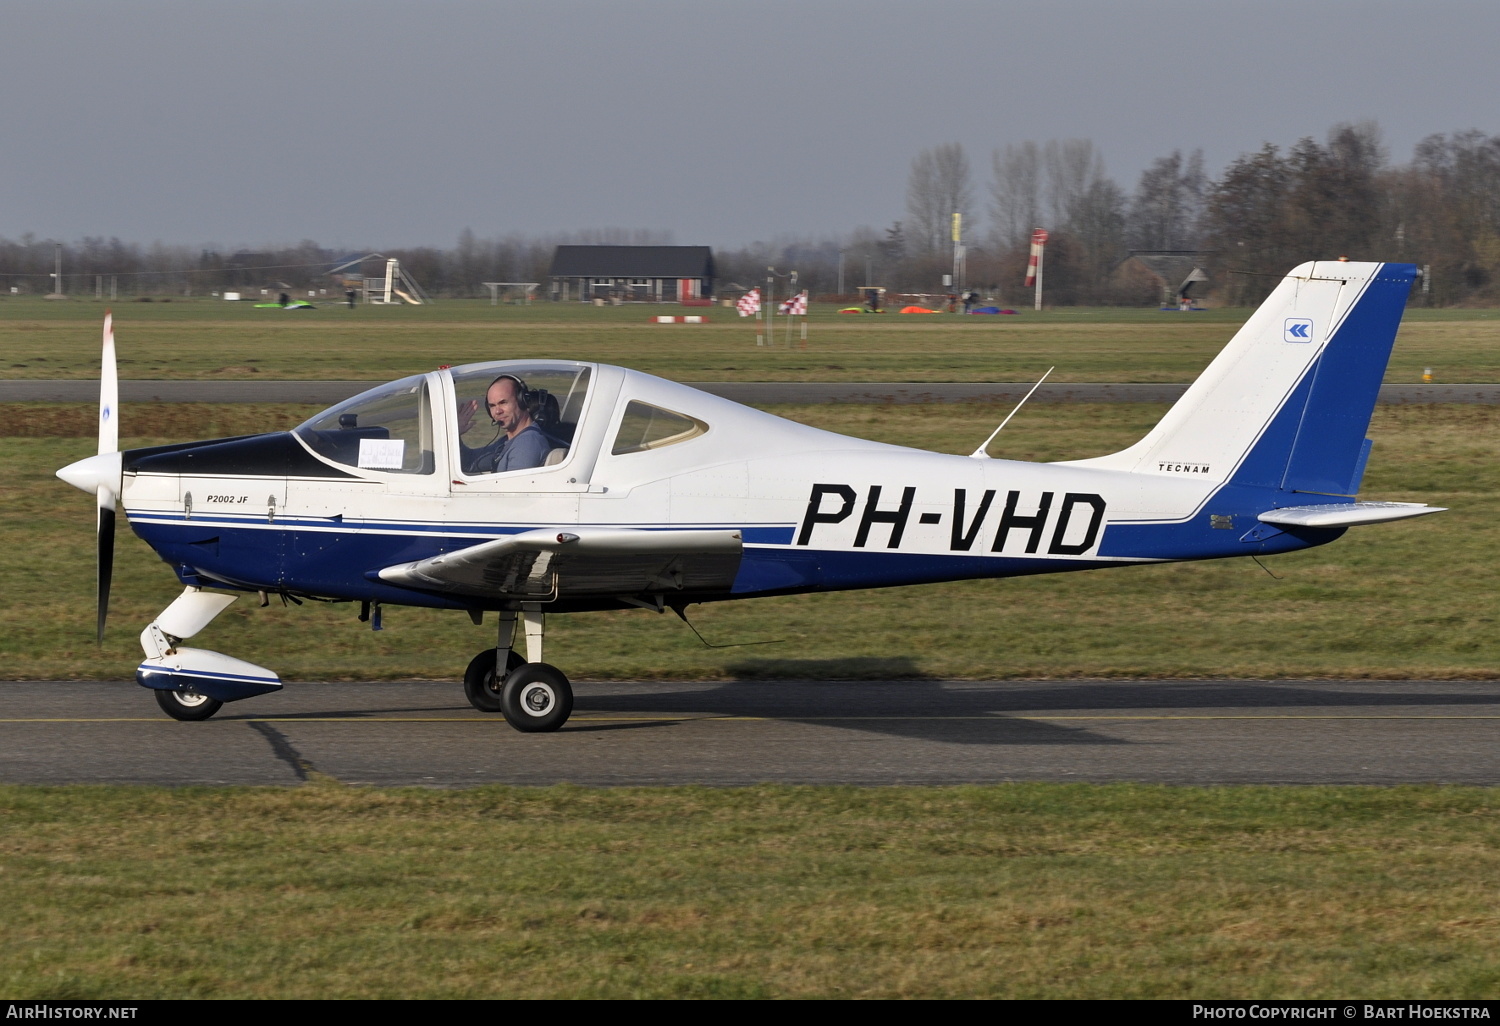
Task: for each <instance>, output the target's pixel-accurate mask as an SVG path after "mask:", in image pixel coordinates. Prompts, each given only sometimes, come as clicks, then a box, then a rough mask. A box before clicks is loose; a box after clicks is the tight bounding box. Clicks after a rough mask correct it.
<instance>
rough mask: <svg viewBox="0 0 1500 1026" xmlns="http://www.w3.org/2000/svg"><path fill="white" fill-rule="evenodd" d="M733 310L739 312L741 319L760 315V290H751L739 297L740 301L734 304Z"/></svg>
mask: <svg viewBox="0 0 1500 1026" xmlns="http://www.w3.org/2000/svg"><path fill="white" fill-rule="evenodd" d="M734 308H735V309H736V310H738V311H739V312H740V316H741V317H753V316H754V315H755V314H758V313H760V289H751V290H750V291H749V292H746V293H745V294H744V295H743V296H741V297H740V301H739V302H738V303H735V304H734Z"/></svg>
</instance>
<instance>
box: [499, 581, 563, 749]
mask: <svg viewBox="0 0 1500 1026" xmlns="http://www.w3.org/2000/svg"><path fill="white" fill-rule="evenodd" d="M544 615H545V614H544V613H543V612H542V610H541V607H540V606H538V605H536V604H534V603H527V604H526V605H524V606H522V607H521V616H522V620H523V622H524V624H525V628H526V657H527V659H528V660H529V661H528V662H527V663H525V664H524V665H522V666H520V667H518V668H516V669H515V670H512V671H511V672H510V674H509V675H508V676H507V677H506V678H505V685H504V687H502V688H501V689H500V711H501V712H502V713H504V714H505V722H507V723H509V724H510V725H511V726H512V727H515V728H516V729H517V730H519V731H521V732H522V733H526V734H542V733H548V732H550V731H554V730H557V729H558V728H559V727H561V726H562V725H563V724H564V723H566V722H568V717H569V716H570V715H572V712H573V687H572V685H571V684H569V683H568V678H567V677H565V676H563V672H562V671H561V670H559V669H558V668H557V667H555V666H550V665H548V664H547V663H544V662H542V639H543V637H544V636H545V631H544V629H543V626H544V620H543V617H544Z"/></svg>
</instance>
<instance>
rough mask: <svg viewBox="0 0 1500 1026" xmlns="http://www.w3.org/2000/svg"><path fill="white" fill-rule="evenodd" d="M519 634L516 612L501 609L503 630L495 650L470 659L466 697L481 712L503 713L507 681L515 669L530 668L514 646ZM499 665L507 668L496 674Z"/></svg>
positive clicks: (500, 632) (465, 674) (465, 688)
mask: <svg viewBox="0 0 1500 1026" xmlns="http://www.w3.org/2000/svg"><path fill="white" fill-rule="evenodd" d="M515 635H516V613H515V610H513V609H507V610H501V612H500V627H499V629H498V630H497V631H496V633H495V647H494V648H487V649H485V650H484V651H483V652H480V653H479V654H478V655H477V656H475V657H474V658H473V659H471V660H469V668H468V669H467V670H465V671H464V697H465V698H467V699H468V700H469V704H470V705H472V706H473V707H474V708H476V709H478V710H479V711H480V712H488V713H497V712H500V711H501V710H500V691H501V688H503V687H504V685H505V678H506V677H507V676H509V675H510V673H511V671H512V670H514V669H516V668H517V667H519V666H524V665H526V660H525V659H523V658H522V657H521V653H519V652H517V651H516V650H515V649H514V648H512V647H511V645H512V644H513V643H514V641H515ZM497 666H504V667H505V671H504V672H503V673H496V672H495V667H497Z"/></svg>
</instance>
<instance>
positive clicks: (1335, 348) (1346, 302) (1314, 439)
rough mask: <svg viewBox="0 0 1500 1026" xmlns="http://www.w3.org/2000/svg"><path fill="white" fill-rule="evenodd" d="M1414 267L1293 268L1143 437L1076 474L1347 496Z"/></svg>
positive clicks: (1355, 480)
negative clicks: (1123, 474) (1100, 472)
mask: <svg viewBox="0 0 1500 1026" xmlns="http://www.w3.org/2000/svg"><path fill="white" fill-rule="evenodd" d="M1416 270H1417V269H1416V268H1415V267H1414V266H1412V265H1410V264H1378V263H1349V262H1344V261H1321V260H1320V261H1316V262H1312V263H1306V264H1302V265H1301V266H1299V267H1297V268H1296V269H1294V270H1293V271H1292V272H1291V273H1290V274H1288V275H1287V276H1286V277H1285V278H1284V279H1282V281H1281V284H1280V285H1278V286H1276V289H1275V291H1273V292H1272V293H1271V295H1270V296H1269V297H1268V298H1267V299H1266V301H1265V302H1264V303H1262V304H1261V306H1260V308H1259V309H1258V310H1256V311H1255V313H1254V314H1252V315H1251V316H1250V319H1249V320H1248V321H1246V322H1245V324H1244V326H1243V327H1241V328H1240V330H1239V331H1238V332H1237V333H1236V334H1235V336H1234V338H1233V339H1231V340H1230V342H1229V344H1228V345H1227V346H1225V347H1224V349H1223V351H1222V352H1220V353H1219V355H1218V356H1217V357H1215V358H1214V361H1213V362H1212V363H1210V364H1209V365H1208V368H1207V369H1206V370H1204V372H1203V373H1202V374H1201V375H1199V377H1198V380H1197V381H1195V382H1193V384H1192V386H1191V387H1190V388H1189V389H1188V390H1187V392H1186V393H1185V394H1184V395H1183V397H1182V398H1181V399H1179V400H1178V401H1177V403H1176V405H1174V406H1173V407H1172V408H1171V409H1170V410H1168V411H1167V415H1166V416H1165V417H1163V418H1162V419H1161V422H1160V423H1159V424H1157V425H1156V427H1154V428H1152V429H1151V432H1150V433H1149V434H1147V435H1146V437H1145V438H1142V439H1141V440H1140V441H1139V442H1137V443H1136V444H1135V445H1132V446H1131V447H1130V448H1128V449H1125V450H1123V451H1121V452H1117V453H1114V454H1113V455H1110V456H1101V457H1099V458H1097V459H1091V460H1080V461H1078V463H1079V464H1081V465H1084V466H1093V467H1101V468H1105V469H1111V470H1127V471H1132V472H1134V473H1139V474H1161V475H1165V476H1170V477H1192V478H1196V479H1198V480H1201V481H1204V482H1205V483H1226V482H1233V483H1235V484H1240V485H1249V486H1253V487H1269V488H1276V489H1281V490H1284V491H1289V492H1311V493H1316V494H1323V495H1352V494H1354V493H1355V492H1356V491H1357V490H1358V488H1359V480H1360V477H1361V476H1362V475H1363V473H1364V463H1365V459H1366V458H1367V457H1368V455H1369V444H1368V442H1367V441H1366V439H1365V431H1366V430H1367V429H1368V428H1369V426H1370V415H1371V414H1372V413H1373V412H1374V409H1375V400H1376V398H1377V397H1378V396H1379V393H1380V380H1381V378H1382V377H1384V376H1385V367H1386V363H1387V361H1388V360H1389V359H1390V355H1391V347H1392V345H1394V344H1395V341H1396V329H1397V328H1398V327H1400V324H1401V313H1402V311H1403V309H1404V308H1405V305H1406V297H1407V293H1408V292H1410V290H1411V283H1412V279H1414V278H1415V277H1416Z"/></svg>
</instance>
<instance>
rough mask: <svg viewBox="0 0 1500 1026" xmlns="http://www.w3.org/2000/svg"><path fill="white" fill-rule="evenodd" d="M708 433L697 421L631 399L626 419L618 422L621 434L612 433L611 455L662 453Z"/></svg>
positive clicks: (705, 425) (700, 422) (626, 411)
mask: <svg viewBox="0 0 1500 1026" xmlns="http://www.w3.org/2000/svg"><path fill="white" fill-rule="evenodd" d="M707 430H708V425H707V424H705V423H704V422H703V421H701V420H699V419H698V418H697V417H689V416H687V415H686V414H684V413H674V412H672V411H671V410H664V409H662V408H661V407H660V406H652V405H650V404H649V403H643V402H640V401H639V400H635V399H632V400H631V401H630V402H629V403H628V404H627V405H626V406H625V415H624V416H623V417H621V418H620V430H619V431H618V432H616V433H615V443H614V445H613V446H611V447H610V450H609V451H610V455H612V456H622V455H624V454H625V453H631V452H645V451H646V450H648V449H661V448H664V447H666V446H668V445H676V444H677V443H678V442H686V441H687V440H688V439H690V438H697V437H698V436H699V435H701V434H703V433H704V432H705V431H707Z"/></svg>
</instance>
